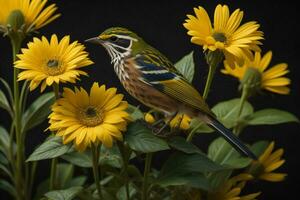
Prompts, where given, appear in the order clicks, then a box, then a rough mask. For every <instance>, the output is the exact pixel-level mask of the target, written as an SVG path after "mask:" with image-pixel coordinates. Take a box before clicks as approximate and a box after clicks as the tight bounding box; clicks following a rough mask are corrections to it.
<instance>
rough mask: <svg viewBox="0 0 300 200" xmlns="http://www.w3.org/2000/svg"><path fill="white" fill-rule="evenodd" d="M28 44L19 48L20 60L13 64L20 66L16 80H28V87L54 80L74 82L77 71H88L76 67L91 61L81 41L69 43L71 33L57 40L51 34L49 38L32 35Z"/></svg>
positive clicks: (56, 81) (43, 84) (47, 83)
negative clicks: (20, 70) (33, 36)
mask: <svg viewBox="0 0 300 200" xmlns="http://www.w3.org/2000/svg"><path fill="white" fill-rule="evenodd" d="M27 46H28V48H27V49H22V50H21V51H22V54H18V55H17V57H18V58H19V60H17V61H16V62H15V67H16V68H19V69H23V71H22V72H20V73H19V76H18V80H19V81H20V80H28V81H30V85H29V87H30V90H34V89H35V88H36V87H38V86H39V84H40V83H41V91H44V90H45V88H46V86H47V85H48V86H51V85H52V84H53V83H56V84H59V83H60V82H62V83H65V82H71V83H74V82H75V81H76V79H79V78H78V76H79V75H87V73H86V72H84V71H81V70H79V69H80V68H82V67H85V66H88V65H91V64H93V62H92V61H91V60H90V59H89V58H88V53H87V52H86V51H85V50H84V49H85V47H84V46H83V45H82V44H80V43H78V42H77V41H75V42H73V43H71V44H70V36H65V37H63V38H62V40H61V41H58V39H57V36H56V35H55V34H54V35H52V37H51V40H50V42H49V41H48V40H47V39H46V37H44V36H43V37H42V39H38V38H33V42H29V43H28V45H27Z"/></svg>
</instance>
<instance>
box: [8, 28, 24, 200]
mask: <svg viewBox="0 0 300 200" xmlns="http://www.w3.org/2000/svg"><path fill="white" fill-rule="evenodd" d="M9 37H10V41H11V45H12V52H13V54H12V56H13V62H15V61H16V59H17V54H18V52H19V51H20V48H21V44H22V41H23V37H21V36H20V35H19V34H18V33H14V32H12V33H10V34H9ZM18 74H19V69H16V68H14V75H13V97H14V119H13V123H14V130H15V138H16V144H17V154H16V167H15V169H16V171H15V186H16V190H17V194H16V198H17V199H23V198H24V196H25V192H26V191H27V190H26V189H25V188H23V187H26V186H25V185H24V181H25V180H24V177H23V176H22V174H23V166H24V164H25V163H24V151H25V150H24V148H25V147H24V140H23V136H22V135H23V133H22V130H21V129H22V124H21V114H22V113H21V106H20V94H19V82H18Z"/></svg>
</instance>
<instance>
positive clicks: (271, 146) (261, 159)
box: [258, 142, 275, 163]
mask: <svg viewBox="0 0 300 200" xmlns="http://www.w3.org/2000/svg"><path fill="white" fill-rule="evenodd" d="M274 145H275V142H271V143H270V144H269V146H268V147H267V149H266V150H265V151H264V153H263V154H262V155H260V156H259V159H258V161H259V162H261V163H263V162H264V161H265V160H266V159H267V158H268V157H269V155H270V154H271V152H272V151H273V149H274Z"/></svg>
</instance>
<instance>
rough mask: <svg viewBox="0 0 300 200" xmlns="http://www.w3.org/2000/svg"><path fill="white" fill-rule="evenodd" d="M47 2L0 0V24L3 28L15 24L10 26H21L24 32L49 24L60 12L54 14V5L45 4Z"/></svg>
mask: <svg viewBox="0 0 300 200" xmlns="http://www.w3.org/2000/svg"><path fill="white" fill-rule="evenodd" d="M47 2H48V0H0V5H1V9H0V26H1V27H2V29H4V30H5V29H6V28H7V26H15V27H11V28H17V29H19V28H23V30H24V32H31V31H34V30H37V29H39V28H41V27H43V26H45V25H47V24H49V23H50V22H52V21H53V20H55V19H56V18H58V17H59V16H60V14H54V13H55V11H56V10H57V7H56V5H55V4H51V5H49V6H46V4H47ZM22 26H23V27H22ZM0 30H1V29H0Z"/></svg>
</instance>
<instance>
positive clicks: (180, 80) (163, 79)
mask: <svg viewBox="0 0 300 200" xmlns="http://www.w3.org/2000/svg"><path fill="white" fill-rule="evenodd" d="M149 58H151V59H149ZM154 59H155V62H153V60H154ZM135 61H136V63H137V66H138V67H139V70H140V71H141V77H140V80H141V81H143V82H144V83H146V84H148V85H151V86H153V87H155V88H156V89H157V90H159V91H160V92H162V93H164V94H166V95H168V96H170V97H171V98H174V99H176V100H178V101H180V102H182V103H183V104H186V105H188V106H191V107H194V108H196V109H198V110H200V111H202V112H204V113H207V114H210V115H212V113H211V111H210V109H209V107H208V106H207V104H206V103H205V101H204V100H203V98H202V97H201V95H200V94H199V93H198V91H197V90H196V89H195V88H194V87H193V86H192V85H191V84H190V83H189V82H188V81H187V80H186V79H185V78H184V77H183V76H182V75H181V74H180V73H179V72H178V71H177V70H176V68H175V67H174V66H173V65H172V66H166V65H167V64H168V65H169V63H170V62H167V63H164V62H161V61H160V60H159V58H157V57H155V58H153V57H151V55H149V54H148V53H147V54H146V55H145V54H140V55H137V57H136V59H135Z"/></svg>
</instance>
